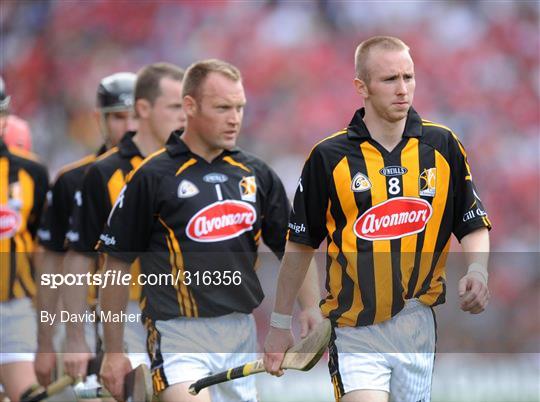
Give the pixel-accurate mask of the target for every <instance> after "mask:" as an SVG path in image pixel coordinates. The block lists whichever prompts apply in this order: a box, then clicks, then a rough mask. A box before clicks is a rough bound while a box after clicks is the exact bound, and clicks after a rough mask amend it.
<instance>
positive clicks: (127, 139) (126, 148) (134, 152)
mask: <svg viewBox="0 0 540 402" xmlns="http://www.w3.org/2000/svg"><path fill="white" fill-rule="evenodd" d="M135 134H137V133H136V132H135V131H128V132H127V133H125V134H124V136H123V137H122V139H121V140H120V142H119V143H118V153H119V154H120V156H122V158H131V157H133V156H141V157H142V154H141V151H139V148H137V145H135V143H134V142H133V137H134V136H135Z"/></svg>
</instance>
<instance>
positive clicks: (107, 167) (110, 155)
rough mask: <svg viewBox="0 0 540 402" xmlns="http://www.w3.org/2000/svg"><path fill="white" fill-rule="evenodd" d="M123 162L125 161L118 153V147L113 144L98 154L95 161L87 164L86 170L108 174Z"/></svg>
mask: <svg viewBox="0 0 540 402" xmlns="http://www.w3.org/2000/svg"><path fill="white" fill-rule="evenodd" d="M123 163H125V162H124V161H123V158H122V156H121V155H120V152H119V148H118V147H117V146H115V147H112V148H111V149H109V150H108V151H107V152H105V153H103V154H101V155H99V156H98V157H97V158H96V159H95V161H94V162H93V163H91V164H90V165H89V166H88V171H93V172H95V171H98V172H100V173H101V174H103V175H104V176H109V175H111V174H112V173H113V172H115V171H116V170H117V169H118V168H119V167H121V166H122V165H123ZM128 163H129V161H128Z"/></svg>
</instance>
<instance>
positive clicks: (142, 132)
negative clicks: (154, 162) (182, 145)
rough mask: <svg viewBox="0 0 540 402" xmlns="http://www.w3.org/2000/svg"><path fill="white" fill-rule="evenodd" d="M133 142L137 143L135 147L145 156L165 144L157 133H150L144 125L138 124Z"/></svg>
mask: <svg viewBox="0 0 540 402" xmlns="http://www.w3.org/2000/svg"><path fill="white" fill-rule="evenodd" d="M133 142H134V143H135V145H137V148H139V152H140V153H141V154H142V155H143V156H144V157H147V156H148V155H150V154H153V153H154V152H156V151H157V150H158V149H160V148H163V146H164V145H165V144H164V143H163V141H161V140H160V139H159V138H158V137H157V135H155V134H154V133H152V131H151V130H149V129H147V128H146V127H144V126H142V125H140V126H139V130H137V134H135V136H134V137H133Z"/></svg>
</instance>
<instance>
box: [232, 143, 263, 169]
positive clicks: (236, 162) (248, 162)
mask: <svg viewBox="0 0 540 402" xmlns="http://www.w3.org/2000/svg"><path fill="white" fill-rule="evenodd" d="M222 159H223V161H224V162H226V163H229V164H230V165H233V166H236V167H238V168H240V169H243V170H245V171H246V172H249V171H254V170H255V171H256V170H261V169H262V170H268V169H269V167H270V166H269V165H268V163H266V162H265V161H264V160H263V159H262V158H261V157H260V156H257V155H255V154H253V153H251V152H248V151H246V150H244V149H242V148H239V147H236V148H235V149H234V150H233V151H231V152H227V153H226V154H225V155H224V156H223V158H222Z"/></svg>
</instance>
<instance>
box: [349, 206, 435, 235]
mask: <svg viewBox="0 0 540 402" xmlns="http://www.w3.org/2000/svg"><path fill="white" fill-rule="evenodd" d="M432 213H433V209H432V208H431V205H430V204H429V202H427V201H426V200H423V199H421V198H410V197H396V198H392V199H390V200H388V201H385V202H382V203H380V204H378V205H375V206H373V207H371V208H370V209H368V210H367V211H366V212H364V213H363V214H362V216H361V217H360V218H358V219H357V221H356V222H355V223H354V234H355V235H356V236H358V237H359V238H361V239H364V240H392V239H399V238H401V237H404V236H409V235H412V234H415V233H419V232H422V231H423V230H424V229H425V227H426V224H427V222H428V221H429V219H430V218H431V215H432Z"/></svg>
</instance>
